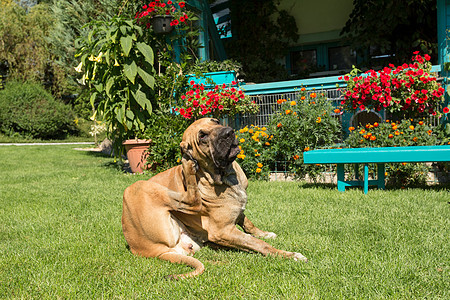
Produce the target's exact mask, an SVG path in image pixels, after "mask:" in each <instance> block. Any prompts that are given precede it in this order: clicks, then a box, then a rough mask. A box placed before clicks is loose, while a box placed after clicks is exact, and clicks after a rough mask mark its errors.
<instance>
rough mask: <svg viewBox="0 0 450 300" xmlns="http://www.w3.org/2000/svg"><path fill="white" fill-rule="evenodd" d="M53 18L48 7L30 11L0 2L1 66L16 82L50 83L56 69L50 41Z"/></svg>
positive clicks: (13, 4) (37, 7)
mask: <svg viewBox="0 0 450 300" xmlns="http://www.w3.org/2000/svg"><path fill="white" fill-rule="evenodd" d="M52 24H53V16H52V14H51V12H50V10H49V8H48V6H47V5H45V4H38V5H35V6H33V7H32V8H30V9H29V10H28V12H27V10H26V9H25V8H23V7H21V6H20V5H18V4H17V3H16V2H15V1H10V0H5V1H1V2H0V62H7V63H8V66H9V70H8V72H9V76H10V78H11V79H12V80H22V81H35V82H40V83H42V84H43V83H49V84H51V82H49V80H50V78H49V76H50V74H51V73H52V70H53V69H54V67H56V66H55V65H53V63H52V61H51V55H50V53H49V51H48V47H49V44H48V42H47V41H46V36H47V35H48V33H49V31H50V29H51V26H52Z"/></svg>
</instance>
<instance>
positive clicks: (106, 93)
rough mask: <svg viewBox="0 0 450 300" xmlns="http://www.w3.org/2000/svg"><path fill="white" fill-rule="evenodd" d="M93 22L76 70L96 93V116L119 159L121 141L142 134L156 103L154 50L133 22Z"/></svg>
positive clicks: (116, 19) (117, 19)
mask: <svg viewBox="0 0 450 300" xmlns="http://www.w3.org/2000/svg"><path fill="white" fill-rule="evenodd" d="M88 26H89V27H90V34H89V35H88V36H87V37H81V38H80V39H78V40H77V44H78V48H79V50H78V52H77V54H76V56H78V57H80V59H81V62H80V64H79V65H78V67H77V68H76V70H77V71H78V72H80V73H82V78H81V83H82V84H84V85H86V86H87V87H88V88H89V90H90V93H91V98H90V101H91V104H92V106H93V109H94V114H93V116H92V119H98V120H100V121H102V122H103V123H104V124H105V126H106V131H107V136H108V138H109V139H111V140H112V141H113V147H114V153H115V155H116V156H119V157H120V154H121V153H122V142H123V141H125V140H128V139H136V138H139V137H140V136H141V135H142V133H143V132H144V130H145V128H146V123H147V122H148V120H149V119H150V117H151V114H152V111H153V108H154V107H155V106H156V103H155V102H156V101H155V97H154V85H155V78H154V75H155V71H154V67H153V64H154V57H153V49H152V48H151V47H150V46H149V45H148V44H147V43H145V42H144V40H145V36H144V31H143V30H142V28H141V27H140V26H139V25H137V24H136V23H135V22H134V21H132V20H127V19H124V18H121V17H114V18H112V19H111V20H109V21H96V22H93V23H90V24H89V25H88ZM126 145H127V147H128V146H129V145H130V144H129V143H127V144H126Z"/></svg>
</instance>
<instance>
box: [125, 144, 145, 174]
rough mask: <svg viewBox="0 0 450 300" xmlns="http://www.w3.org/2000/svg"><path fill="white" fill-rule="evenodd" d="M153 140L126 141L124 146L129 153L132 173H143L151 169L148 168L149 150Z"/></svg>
mask: <svg viewBox="0 0 450 300" xmlns="http://www.w3.org/2000/svg"><path fill="white" fill-rule="evenodd" d="M151 142H152V140H139V139H135V140H126V141H124V142H123V143H122V144H123V145H124V146H125V151H126V152H127V157H128V162H129V164H130V168H131V172H133V173H142V172H143V171H144V170H147V169H149V166H146V165H145V164H146V162H147V157H148V153H147V150H148V148H149V147H150V143H151Z"/></svg>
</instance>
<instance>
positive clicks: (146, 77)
mask: <svg viewBox="0 0 450 300" xmlns="http://www.w3.org/2000/svg"><path fill="white" fill-rule="evenodd" d="M137 72H138V74H139V76H141V78H142V80H143V81H144V83H145V84H146V85H147V86H148V87H149V88H151V89H153V88H154V87H155V77H153V76H152V75H150V74H149V73H147V72H145V71H144V70H143V69H141V68H140V67H138V69H137Z"/></svg>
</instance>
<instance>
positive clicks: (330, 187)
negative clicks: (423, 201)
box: [299, 182, 450, 192]
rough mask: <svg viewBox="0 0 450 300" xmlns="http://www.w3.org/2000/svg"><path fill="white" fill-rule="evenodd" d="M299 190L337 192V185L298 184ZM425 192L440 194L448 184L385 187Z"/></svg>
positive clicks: (387, 188) (447, 187)
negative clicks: (309, 189) (311, 189)
mask: <svg viewBox="0 0 450 300" xmlns="http://www.w3.org/2000/svg"><path fill="white" fill-rule="evenodd" d="M299 187H300V188H315V189H321V190H337V185H336V184H335V183H309V182H303V183H299ZM358 189H359V190H361V191H363V188H362V187H347V188H346V190H358ZM405 189H407V190H426V191H435V192H442V191H449V190H450V183H439V184H432V185H419V186H411V187H399V186H389V185H388V186H386V189H385V190H386V191H399V190H405ZM371 190H377V188H376V187H375V186H369V191H371Z"/></svg>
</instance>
